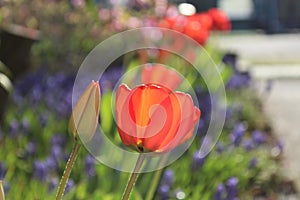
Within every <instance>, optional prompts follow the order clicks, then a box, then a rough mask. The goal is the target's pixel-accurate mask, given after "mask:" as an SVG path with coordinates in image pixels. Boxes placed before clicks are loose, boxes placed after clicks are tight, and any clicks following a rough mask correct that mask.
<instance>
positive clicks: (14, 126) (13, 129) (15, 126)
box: [8, 120, 19, 136]
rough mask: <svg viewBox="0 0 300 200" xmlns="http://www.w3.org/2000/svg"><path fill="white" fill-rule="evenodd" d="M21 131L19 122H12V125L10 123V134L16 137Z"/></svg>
mask: <svg viewBox="0 0 300 200" xmlns="http://www.w3.org/2000/svg"><path fill="white" fill-rule="evenodd" d="M18 131H19V123H18V121H17V120H12V121H11V122H10V123H9V131H8V132H9V133H10V134H12V136H16V134H17V133H18Z"/></svg>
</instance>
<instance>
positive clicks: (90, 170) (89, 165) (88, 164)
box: [85, 155, 96, 178]
mask: <svg viewBox="0 0 300 200" xmlns="http://www.w3.org/2000/svg"><path fill="white" fill-rule="evenodd" d="M85 170H86V173H87V175H88V177H89V178H91V177H93V176H95V175H96V171H95V159H94V158H93V157H92V156H90V155H88V156H87V157H86V159H85Z"/></svg>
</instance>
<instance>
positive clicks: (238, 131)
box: [230, 123, 246, 146]
mask: <svg viewBox="0 0 300 200" xmlns="http://www.w3.org/2000/svg"><path fill="white" fill-rule="evenodd" d="M245 131H246V126H245V124H243V123H238V124H237V125H235V126H234V128H233V130H232V132H231V133H230V140H231V142H232V143H233V144H234V145H235V146H238V145H239V144H240V143H241V141H242V138H243V136H244V134H245Z"/></svg>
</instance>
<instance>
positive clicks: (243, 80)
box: [226, 72, 250, 89]
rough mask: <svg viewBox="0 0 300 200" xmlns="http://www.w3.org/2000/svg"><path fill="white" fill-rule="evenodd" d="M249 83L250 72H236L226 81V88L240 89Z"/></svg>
mask: <svg viewBox="0 0 300 200" xmlns="http://www.w3.org/2000/svg"><path fill="white" fill-rule="evenodd" d="M249 83H250V74H249V73H247V72H243V73H241V72H237V73H235V74H233V75H232V77H231V79H230V80H229V81H228V82H227V84H226V87H227V88H233V89H240V88H244V87H248V86H249Z"/></svg>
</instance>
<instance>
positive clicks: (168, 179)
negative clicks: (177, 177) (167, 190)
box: [161, 169, 174, 186]
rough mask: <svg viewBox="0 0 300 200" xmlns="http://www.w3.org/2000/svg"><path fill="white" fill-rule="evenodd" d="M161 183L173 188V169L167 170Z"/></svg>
mask: <svg viewBox="0 0 300 200" xmlns="http://www.w3.org/2000/svg"><path fill="white" fill-rule="evenodd" d="M161 183H162V184H165V185H169V186H171V185H172V184H173V183H174V171H173V170H171V169H166V170H165V171H164V174H163V176H162V178H161Z"/></svg>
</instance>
